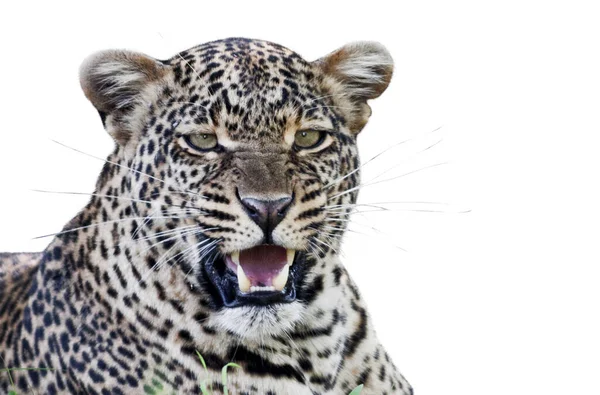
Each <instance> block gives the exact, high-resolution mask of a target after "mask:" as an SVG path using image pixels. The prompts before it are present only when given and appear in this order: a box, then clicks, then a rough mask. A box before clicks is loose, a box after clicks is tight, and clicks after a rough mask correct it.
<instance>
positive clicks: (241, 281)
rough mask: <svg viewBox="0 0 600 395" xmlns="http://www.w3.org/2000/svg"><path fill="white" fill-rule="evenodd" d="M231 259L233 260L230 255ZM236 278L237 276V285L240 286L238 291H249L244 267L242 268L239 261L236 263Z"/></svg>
mask: <svg viewBox="0 0 600 395" xmlns="http://www.w3.org/2000/svg"><path fill="white" fill-rule="evenodd" d="M238 257H239V253H238ZM232 260H233V257H232ZM234 262H235V261H234ZM237 278H238V286H239V287H240V291H242V292H248V291H250V280H249V279H248V277H247V276H246V273H244V269H243V268H242V265H240V264H239V263H238V265H237Z"/></svg>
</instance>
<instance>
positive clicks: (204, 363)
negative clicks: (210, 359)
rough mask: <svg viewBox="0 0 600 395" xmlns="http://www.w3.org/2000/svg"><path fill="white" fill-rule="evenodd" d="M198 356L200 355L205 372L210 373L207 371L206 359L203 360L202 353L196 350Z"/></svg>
mask: <svg viewBox="0 0 600 395" xmlns="http://www.w3.org/2000/svg"><path fill="white" fill-rule="evenodd" d="M196 354H198V358H200V362H201V363H202V366H204V371H205V372H208V369H206V362H204V358H202V354H200V351H198V350H196Z"/></svg>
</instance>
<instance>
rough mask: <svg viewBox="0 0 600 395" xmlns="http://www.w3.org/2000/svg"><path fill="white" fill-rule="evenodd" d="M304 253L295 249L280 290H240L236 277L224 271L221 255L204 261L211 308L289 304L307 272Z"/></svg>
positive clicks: (295, 295)
mask: <svg viewBox="0 0 600 395" xmlns="http://www.w3.org/2000/svg"><path fill="white" fill-rule="evenodd" d="M306 265H307V262H306V254H305V253H304V252H301V251H298V252H297V253H296V256H295V258H294V262H293V264H292V265H291V267H290V273H289V277H288V281H287V283H286V285H285V286H284V288H283V290H281V291H257V292H251V293H243V292H241V291H240V289H239V287H238V281H237V277H236V276H235V275H233V274H232V273H231V272H230V271H228V270H227V267H226V264H225V262H224V258H222V257H220V258H218V259H217V260H215V261H214V262H207V263H206V264H205V266H204V267H205V274H206V277H207V278H208V284H207V285H208V288H209V294H210V295H211V297H212V300H213V303H214V305H215V306H214V307H217V308H219V307H227V308H235V307H241V306H263V307H264V306H273V305H277V304H286V303H292V302H294V301H296V300H297V298H298V290H299V288H300V286H301V284H302V279H303V278H304V273H305V271H306Z"/></svg>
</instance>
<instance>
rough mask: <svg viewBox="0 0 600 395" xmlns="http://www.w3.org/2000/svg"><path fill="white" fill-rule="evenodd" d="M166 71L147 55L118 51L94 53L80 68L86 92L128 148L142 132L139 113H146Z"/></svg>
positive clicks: (105, 123)
mask: <svg viewBox="0 0 600 395" xmlns="http://www.w3.org/2000/svg"><path fill="white" fill-rule="evenodd" d="M166 70H167V69H166V67H165V66H164V65H163V64H162V63H160V62H159V61H157V60H155V59H152V58H150V57H148V56H146V55H143V54H140V53H136V52H131V51H116V50H110V51H101V52H98V53H95V54H93V55H91V56H89V57H88V58H87V59H86V60H85V61H84V62H83V64H82V65H81V68H80V72H79V79H80V83H81V87H82V89H83V92H84V93H85V96H86V97H87V98H88V99H89V100H90V101H91V102H92V104H93V105H94V107H96V109H97V110H98V112H99V113H100V117H101V118H102V123H103V124H104V127H105V128H106V130H107V131H108V132H109V133H110V135H111V136H112V137H113V138H114V139H115V140H116V141H117V142H118V143H119V144H121V145H124V144H126V143H127V142H128V141H129V140H130V138H131V136H132V135H133V134H135V133H136V132H139V130H140V129H139V126H140V125H138V124H137V123H139V121H140V116H141V115H142V114H139V110H142V111H147V107H148V106H147V105H145V103H147V102H148V99H149V98H148V95H150V94H151V93H152V92H151V91H152V89H151V88H152V87H156V86H157V84H158V82H159V81H160V80H161V79H162V78H163V77H164V76H165V74H166ZM136 121H137V122H136Z"/></svg>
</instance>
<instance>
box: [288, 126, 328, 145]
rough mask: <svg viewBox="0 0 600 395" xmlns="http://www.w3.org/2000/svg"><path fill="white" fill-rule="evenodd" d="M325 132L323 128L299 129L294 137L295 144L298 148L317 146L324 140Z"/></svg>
mask: <svg viewBox="0 0 600 395" xmlns="http://www.w3.org/2000/svg"><path fill="white" fill-rule="evenodd" d="M324 138H325V132H323V131H321V130H299V131H297V132H296V136H295V137H294V145H295V146H296V147H297V148H301V149H309V148H316V147H317V146H319V144H321V143H322V142H323V140H324Z"/></svg>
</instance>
